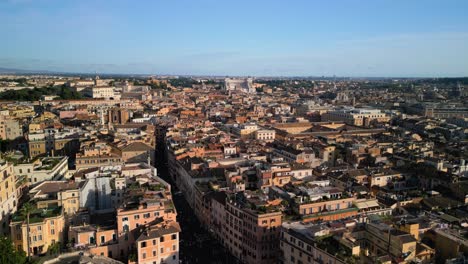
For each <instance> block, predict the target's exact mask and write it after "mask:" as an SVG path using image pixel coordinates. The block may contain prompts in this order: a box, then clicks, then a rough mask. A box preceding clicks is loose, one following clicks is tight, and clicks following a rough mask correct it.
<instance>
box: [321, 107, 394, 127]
mask: <svg viewBox="0 0 468 264" xmlns="http://www.w3.org/2000/svg"><path fill="white" fill-rule="evenodd" d="M389 120H390V117H389V116H388V115H387V114H385V113H382V112H381V111H380V110H378V109H368V108H343V109H337V110H334V111H329V112H327V113H325V114H323V115H322V121H325V122H334V121H340V122H345V123H346V124H348V125H353V126H369V125H371V124H372V123H386V122H388V121H389Z"/></svg>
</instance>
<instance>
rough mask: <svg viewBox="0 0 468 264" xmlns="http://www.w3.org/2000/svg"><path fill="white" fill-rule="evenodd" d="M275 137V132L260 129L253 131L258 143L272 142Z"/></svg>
mask: <svg viewBox="0 0 468 264" xmlns="http://www.w3.org/2000/svg"><path fill="white" fill-rule="evenodd" d="M275 135H276V132H275V130H267V129H260V130H257V131H255V139H256V140H260V141H265V142H273V141H274V140H275Z"/></svg>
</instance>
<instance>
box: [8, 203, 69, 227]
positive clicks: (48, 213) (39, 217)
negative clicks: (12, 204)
mask: <svg viewBox="0 0 468 264" xmlns="http://www.w3.org/2000/svg"><path fill="white" fill-rule="evenodd" d="M61 213H62V207H60V206H59V207H55V208H48V209H46V208H43V209H42V208H34V209H33V211H32V212H31V214H30V216H29V223H30V224H33V223H39V222H42V221H44V219H46V218H50V217H55V216H58V215H60V214H61ZM25 220H26V216H25V215H23V214H22V212H21V211H18V212H16V213H15V214H14V215H13V217H12V221H13V222H20V221H25Z"/></svg>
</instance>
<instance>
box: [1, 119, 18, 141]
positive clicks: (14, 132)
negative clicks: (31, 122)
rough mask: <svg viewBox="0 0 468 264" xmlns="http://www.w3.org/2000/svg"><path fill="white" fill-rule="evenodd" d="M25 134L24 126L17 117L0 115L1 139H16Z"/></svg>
mask: <svg viewBox="0 0 468 264" xmlns="http://www.w3.org/2000/svg"><path fill="white" fill-rule="evenodd" d="M22 136H23V128H22V127H21V124H20V122H19V121H18V120H17V119H14V118H12V117H10V116H6V115H0V139H3V140H15V139H17V138H19V137H22Z"/></svg>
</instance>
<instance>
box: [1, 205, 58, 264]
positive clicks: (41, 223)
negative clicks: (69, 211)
mask: <svg viewBox="0 0 468 264" xmlns="http://www.w3.org/2000/svg"><path fill="white" fill-rule="evenodd" d="M64 228H65V218H64V214H63V210H62V207H54V208H47V209H46V208H35V209H34V210H33V212H31V214H30V216H29V231H28V229H27V220H26V218H25V216H23V215H22V214H20V213H19V212H17V213H16V214H15V215H14V216H13V217H12V220H11V223H10V230H11V239H12V240H13V243H14V244H15V246H16V247H17V248H18V250H23V251H24V252H28V242H27V240H28V237H29V240H30V248H29V252H31V254H32V255H39V254H45V253H46V252H47V249H48V248H49V247H50V246H51V245H53V244H54V243H58V242H63V241H64V233H63V232H64Z"/></svg>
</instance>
